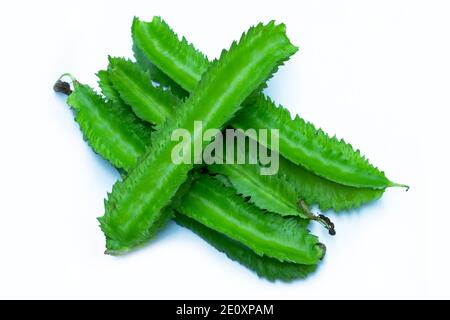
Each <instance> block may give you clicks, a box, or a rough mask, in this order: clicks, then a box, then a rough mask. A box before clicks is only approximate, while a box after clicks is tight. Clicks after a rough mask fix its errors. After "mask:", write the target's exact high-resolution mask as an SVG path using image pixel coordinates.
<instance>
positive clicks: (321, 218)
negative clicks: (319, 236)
mask: <svg viewBox="0 0 450 320" xmlns="http://www.w3.org/2000/svg"><path fill="white" fill-rule="evenodd" d="M298 205H299V207H300V208H301V209H302V210H303V212H304V213H305V214H306V215H307V216H308V217H309V218H310V219H311V220H314V221H317V222H318V223H320V224H321V225H322V226H324V227H325V229H327V230H328V233H329V234H330V235H332V236H334V235H335V234H336V230H335V229H334V223H333V222H332V221H331V220H330V218H328V217H327V216H325V215H323V214H314V213H312V212H311V211H310V210H309V208H308V206H307V205H306V203H305V201H303V200H302V199H300V200H299V201H298Z"/></svg>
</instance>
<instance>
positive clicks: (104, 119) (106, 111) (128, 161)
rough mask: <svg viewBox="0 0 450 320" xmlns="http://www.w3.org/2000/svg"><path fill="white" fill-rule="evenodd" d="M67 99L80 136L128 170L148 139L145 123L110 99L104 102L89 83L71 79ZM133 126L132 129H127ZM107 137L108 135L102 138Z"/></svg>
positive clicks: (148, 141) (135, 161)
mask: <svg viewBox="0 0 450 320" xmlns="http://www.w3.org/2000/svg"><path fill="white" fill-rule="evenodd" d="M74 86H75V90H74V92H73V93H72V94H71V95H70V96H69V98H68V99H67V103H68V104H69V105H70V106H71V107H72V108H73V110H74V112H75V114H76V121H77V122H78V124H79V125H80V128H81V131H82V132H83V134H84V139H85V140H86V141H88V143H89V145H90V146H91V147H92V148H93V149H94V150H101V155H102V156H104V157H105V158H106V159H108V160H109V161H110V162H111V163H112V164H113V165H114V166H115V167H119V168H123V169H125V170H130V169H131V168H133V167H135V166H136V163H137V159H138V157H139V156H140V155H141V154H142V153H143V152H144V151H145V149H146V146H147V145H148V144H149V143H150V130H148V128H147V126H148V124H145V123H142V121H141V120H140V119H137V118H136V117H133V116H130V115H129V113H128V112H126V110H124V109H123V108H121V107H120V106H118V105H115V104H114V103H112V102H110V103H104V102H103V100H102V97H101V96H99V95H97V94H96V93H95V92H94V91H93V90H92V89H91V88H90V87H89V86H86V85H82V84H80V83H78V82H77V81H75V82H74ZM130 128H133V130H130ZM102 137H108V139H102Z"/></svg>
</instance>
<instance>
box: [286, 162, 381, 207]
mask: <svg viewBox="0 0 450 320" xmlns="http://www.w3.org/2000/svg"><path fill="white" fill-rule="evenodd" d="M279 175H281V176H283V177H285V179H286V180H287V183H288V184H290V185H291V187H292V186H293V187H294V188H295V190H296V191H297V196H298V197H299V198H301V199H304V201H305V202H306V203H307V204H308V205H313V204H318V205H319V209H320V210H321V211H322V212H325V211H326V210H329V209H332V210H334V211H335V212H339V211H341V210H350V209H353V208H359V207H360V206H362V205H363V204H365V203H368V202H371V201H374V200H377V199H379V198H381V196H382V195H383V193H384V189H371V188H354V187H349V186H344V185H341V184H338V183H335V182H333V181H330V180H327V179H324V178H322V177H319V176H317V175H315V174H313V173H312V172H310V171H308V170H305V169H304V168H302V167H301V166H298V165H295V164H293V163H292V162H291V161H289V160H286V159H285V158H283V157H280V167H279Z"/></svg>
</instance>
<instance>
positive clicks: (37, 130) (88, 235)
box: [0, 0, 450, 299]
mask: <svg viewBox="0 0 450 320" xmlns="http://www.w3.org/2000/svg"><path fill="white" fill-rule="evenodd" d="M133 15H137V16H139V17H141V18H142V19H148V20H149V19H151V18H152V16H153V15H161V16H162V17H163V18H164V19H166V20H167V21H168V22H169V24H170V25H171V26H172V27H173V28H174V29H175V30H176V31H177V32H178V33H179V34H182V35H185V36H186V37H187V38H188V39H189V40H190V41H192V42H194V43H195V45H196V46H197V47H198V48H199V49H201V50H202V51H204V52H205V53H206V54H207V55H208V56H209V57H210V58H214V57H217V55H218V54H219V53H220V50H221V49H222V48H224V47H228V46H229V44H230V43H231V41H232V40H233V39H237V38H239V36H240V34H241V32H242V31H244V30H246V29H247V28H248V27H249V26H250V25H251V24H255V23H257V22H259V21H269V20H271V19H276V20H277V21H279V22H284V23H286V25H287V30H288V34H289V36H290V37H291V39H292V41H293V42H294V43H295V44H296V45H299V46H300V51H299V52H298V53H297V54H296V55H295V57H293V58H292V59H291V61H289V62H288V63H287V64H286V66H285V67H283V68H282V69H281V70H280V71H279V72H278V73H277V74H276V76H275V77H274V79H273V80H271V81H270V83H269V85H270V88H269V90H268V93H269V94H270V95H271V97H272V98H274V99H275V100H276V101H277V102H279V103H282V104H283V105H285V106H286V107H288V108H289V109H290V110H291V111H293V112H295V113H299V114H300V115H301V116H302V117H304V118H305V119H307V120H310V121H312V122H314V123H315V124H316V125H317V126H320V127H323V128H324V129H325V130H326V131H327V132H329V133H331V134H335V133H336V134H337V135H338V136H339V137H345V138H346V140H348V141H350V142H351V143H352V144H353V145H354V146H357V147H358V148H361V150H362V151H363V153H364V154H366V155H367V156H368V157H369V159H370V160H371V161H372V163H374V164H375V165H377V166H379V167H380V168H382V169H383V170H385V171H386V173H387V175H388V176H389V177H390V178H391V179H393V180H395V181H399V182H402V183H407V184H409V185H411V190H410V191H409V192H408V193H406V192H404V191H403V190H400V189H392V190H388V191H387V192H386V194H385V196H384V197H383V199H382V200H381V201H379V202H377V203H376V204H374V205H370V206H367V207H364V208H362V209H360V210H356V211H354V212H350V213H343V214H340V215H335V214H332V215H331V217H332V219H333V220H334V221H335V224H336V229H337V235H336V236H335V237H334V238H333V237H330V236H328V235H326V233H325V232H324V231H323V230H321V229H320V228H319V227H314V229H313V231H314V232H315V233H317V234H318V235H319V236H320V238H321V240H322V241H323V242H324V243H325V244H326V245H327V248H328V252H327V256H326V259H325V260H324V261H323V263H322V265H321V266H320V268H319V270H318V272H316V273H315V274H314V275H312V276H311V277H309V278H308V279H307V280H305V281H297V282H294V283H291V284H282V283H276V284H273V283H270V282H267V281H265V280H261V279H258V278H257V277H256V276H255V275H254V274H253V273H251V272H249V271H247V270H246V269H245V268H244V267H241V266H240V265H238V264H237V263H234V262H231V261H229V260H228V259H227V258H226V257H225V256H224V255H222V254H220V253H218V252H216V251H215V249H213V248H211V247H210V246H209V245H208V244H206V243H205V242H203V241H202V240H201V239H199V238H198V237H197V236H195V235H193V234H192V233H191V232H189V231H187V230H184V229H182V228H180V227H178V226H176V225H174V224H170V226H169V227H168V228H167V229H166V230H165V231H164V232H162V233H161V234H160V236H159V237H158V238H157V239H156V240H155V241H154V242H153V243H152V244H151V245H149V246H147V247H145V248H144V249H142V250H139V251H138V252H135V253H132V254H129V255H127V256H124V257H119V258H117V257H111V256H106V255H104V254H103V250H104V238H103V234H102V233H101V231H100V229H99V228H98V225H97V221H96V219H95V218H96V217H98V216H101V215H102V214H103V199H104V197H105V195H106V192H107V191H109V190H110V189H111V186H112V185H113V183H114V182H115V181H116V180H117V179H118V174H117V173H116V172H115V171H114V170H113V169H112V168H111V167H110V166H109V165H108V164H107V163H106V162H105V161H103V160H102V159H100V158H99V157H98V156H96V155H95V154H94V153H93V152H92V151H91V150H90V149H89V147H88V146H87V145H86V144H85V142H84V141H83V140H82V136H81V134H80V131H79V129H78V127H77V125H76V124H75V123H74V121H73V115H72V113H71V112H70V110H69V109H68V107H67V106H66V105H65V99H64V98H63V97H61V96H59V95H56V94H54V93H53V92H52V85H53V83H54V81H55V80H56V79H57V78H58V77H59V75H60V74H61V73H63V72H72V73H73V74H74V75H75V76H76V77H77V78H78V79H79V80H80V81H81V82H84V83H88V84H91V85H95V83H96V78H95V76H94V73H95V72H96V71H98V70H99V69H100V68H104V67H105V66H106V63H107V55H108V54H110V55H115V56H131V49H130V45H131V40H130V25H131V21H132V17H133ZM449 17H450V3H449V2H448V1H411V0H409V1H406V0H405V1H333V0H330V1H280V0H278V1H272V0H271V1H242V0H240V1H217V2H214V3H213V2H212V1H201V2H200V1H131V0H128V1H125V2H124V1H117V2H114V1H69V2H67V1H11V2H5V1H2V2H1V4H0V33H1V38H0V40H1V46H0V58H1V59H0V92H1V100H0V102H1V106H0V139H1V157H0V168H1V170H2V171H1V178H0V197H1V198H0V245H1V249H0V250H1V252H0V298H158V299H166V298H179V299H188V298H190V299H196V298H209V299H214V298H235V299H239V298H251V299H253V298H255V299H256V298H267V299H272V298H273V299H282V298H294V299H309V298H344V299H345V298H357V299H366V298H387V299H391V298H450V295H449V292H448V289H446V288H448V286H449V275H448V270H449V269H448V268H449V257H448V251H449V250H448V237H447V234H448V232H449V226H450V224H449V219H448V216H449V214H450V212H449V209H448V205H447V203H448V201H447V199H448V198H449V196H450V193H449V191H448V185H449V177H448V172H447V170H448V167H449V152H448V150H447V146H448V142H447V138H448V136H449V134H448V130H449V125H448V120H449V115H448V109H449V108H450V62H449V61H450V36H449V34H450V18H449Z"/></svg>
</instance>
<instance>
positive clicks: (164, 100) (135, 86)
mask: <svg viewBox="0 0 450 320" xmlns="http://www.w3.org/2000/svg"><path fill="white" fill-rule="evenodd" d="M108 69H109V77H110V81H111V82H112V83H114V87H115V88H116V90H117V92H119V94H120V97H121V98H122V99H123V100H125V101H127V102H129V103H128V105H129V106H131V108H132V109H133V111H134V113H136V115H137V116H138V117H139V118H141V119H143V120H145V121H147V122H150V123H156V124H161V123H163V122H164V121H165V119H167V118H169V117H172V116H173V114H174V106H176V105H179V104H180V103H181V101H180V100H179V99H178V98H177V97H176V96H175V95H173V94H171V93H169V92H167V91H166V90H163V88H161V87H155V86H154V85H153V84H152V81H151V78H150V75H149V74H148V73H146V72H144V71H143V70H142V69H141V68H139V67H138V65H136V64H133V63H127V61H126V60H124V59H119V58H112V57H110V58H109V66H108ZM133 79H139V81H133Z"/></svg>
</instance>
